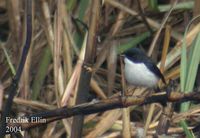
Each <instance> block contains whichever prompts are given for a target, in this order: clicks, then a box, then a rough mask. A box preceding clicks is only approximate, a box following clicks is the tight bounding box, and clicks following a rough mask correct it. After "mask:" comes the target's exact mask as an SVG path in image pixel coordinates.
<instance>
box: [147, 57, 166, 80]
mask: <svg viewBox="0 0 200 138" xmlns="http://www.w3.org/2000/svg"><path fill="white" fill-rule="evenodd" d="M145 64H146V66H147V68H148V69H149V70H150V71H152V72H154V73H155V74H156V76H157V77H159V78H160V79H161V80H162V82H163V83H165V84H166V81H165V78H164V76H163V74H162V73H161V72H160V69H159V68H158V67H157V66H156V64H155V63H153V62H152V61H148V62H146V63H145Z"/></svg>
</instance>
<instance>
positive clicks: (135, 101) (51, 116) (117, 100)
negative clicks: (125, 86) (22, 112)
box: [8, 92, 200, 130]
mask: <svg viewBox="0 0 200 138" xmlns="http://www.w3.org/2000/svg"><path fill="white" fill-rule="evenodd" d="M166 96H167V93H166V92H162V93H158V94H153V95H151V96H148V97H145V96H140V97H139V96H135V97H134V96H125V97H120V96H119V97H114V98H110V99H106V100H103V101H99V102H95V103H94V102H90V103H85V104H80V105H76V106H74V107H69V108H67V107H62V108H58V109H55V110H49V111H45V112H41V113H36V114H33V115H30V116H23V117H21V118H27V119H28V120H29V123H18V124H16V123H9V124H8V125H9V126H20V127H21V128H22V130H28V129H30V128H33V127H37V126H41V125H44V124H47V123H50V122H53V121H56V120H60V119H63V118H69V117H72V116H76V115H89V114H93V113H98V112H104V111H107V110H112V109H116V108H126V107H128V106H133V105H144V104H150V103H163V101H164V100H166ZM186 101H200V93H199V92H192V93H185V94H184V93H182V92H172V93H171V94H170V95H169V97H168V99H167V102H186ZM35 117H37V118H40V119H43V120H46V121H43V122H40V121H38V122H36V123H33V122H31V119H32V118H35Z"/></svg>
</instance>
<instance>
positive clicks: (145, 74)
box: [124, 57, 159, 87]
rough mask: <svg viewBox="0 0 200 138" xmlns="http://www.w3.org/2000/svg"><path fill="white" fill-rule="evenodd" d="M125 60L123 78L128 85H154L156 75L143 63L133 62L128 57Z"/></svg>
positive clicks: (156, 78) (156, 80) (156, 79)
mask: <svg viewBox="0 0 200 138" xmlns="http://www.w3.org/2000/svg"><path fill="white" fill-rule="evenodd" d="M124 62H125V69H124V74H125V79H126V81H127V82H128V83H129V84H130V85H134V86H144V87H154V86H155V85H156V84H157V82H158V80H159V79H158V77H157V76H156V75H154V74H153V73H152V72H151V71H150V70H149V69H148V68H147V67H146V66H145V64H144V63H134V62H132V61H131V60H129V59H128V58H126V57H125V58H124Z"/></svg>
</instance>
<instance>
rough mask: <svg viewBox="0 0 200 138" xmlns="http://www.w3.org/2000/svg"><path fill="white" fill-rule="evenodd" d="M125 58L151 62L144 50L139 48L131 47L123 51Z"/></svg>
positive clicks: (138, 61)
mask: <svg viewBox="0 0 200 138" xmlns="http://www.w3.org/2000/svg"><path fill="white" fill-rule="evenodd" d="M124 55H125V57H126V58H128V59H130V60H131V61H133V62H136V63H140V62H151V61H150V60H151V59H150V58H149V57H147V56H146V54H145V52H143V51H142V50H140V49H139V48H131V49H130V50H128V51H126V52H124Z"/></svg>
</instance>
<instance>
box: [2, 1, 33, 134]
mask: <svg viewBox="0 0 200 138" xmlns="http://www.w3.org/2000/svg"><path fill="white" fill-rule="evenodd" d="M31 39H32V0H27V1H26V42H25V45H24V48H23V52H22V57H21V60H20V63H19V67H18V69H17V73H16V75H15V77H14V78H13V80H12V83H11V86H10V88H9V90H8V91H9V92H8V93H9V96H8V99H7V101H6V105H5V108H4V110H3V114H2V119H1V126H0V130H1V131H0V137H2V138H3V137H4V135H5V130H6V124H7V123H6V117H8V116H9V114H10V111H11V107H12V103H13V98H14V96H15V94H16V90H17V88H18V82H19V80H20V78H21V74H22V71H23V68H24V64H25V62H26V58H27V55H28V51H29V48H30V45H31Z"/></svg>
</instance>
